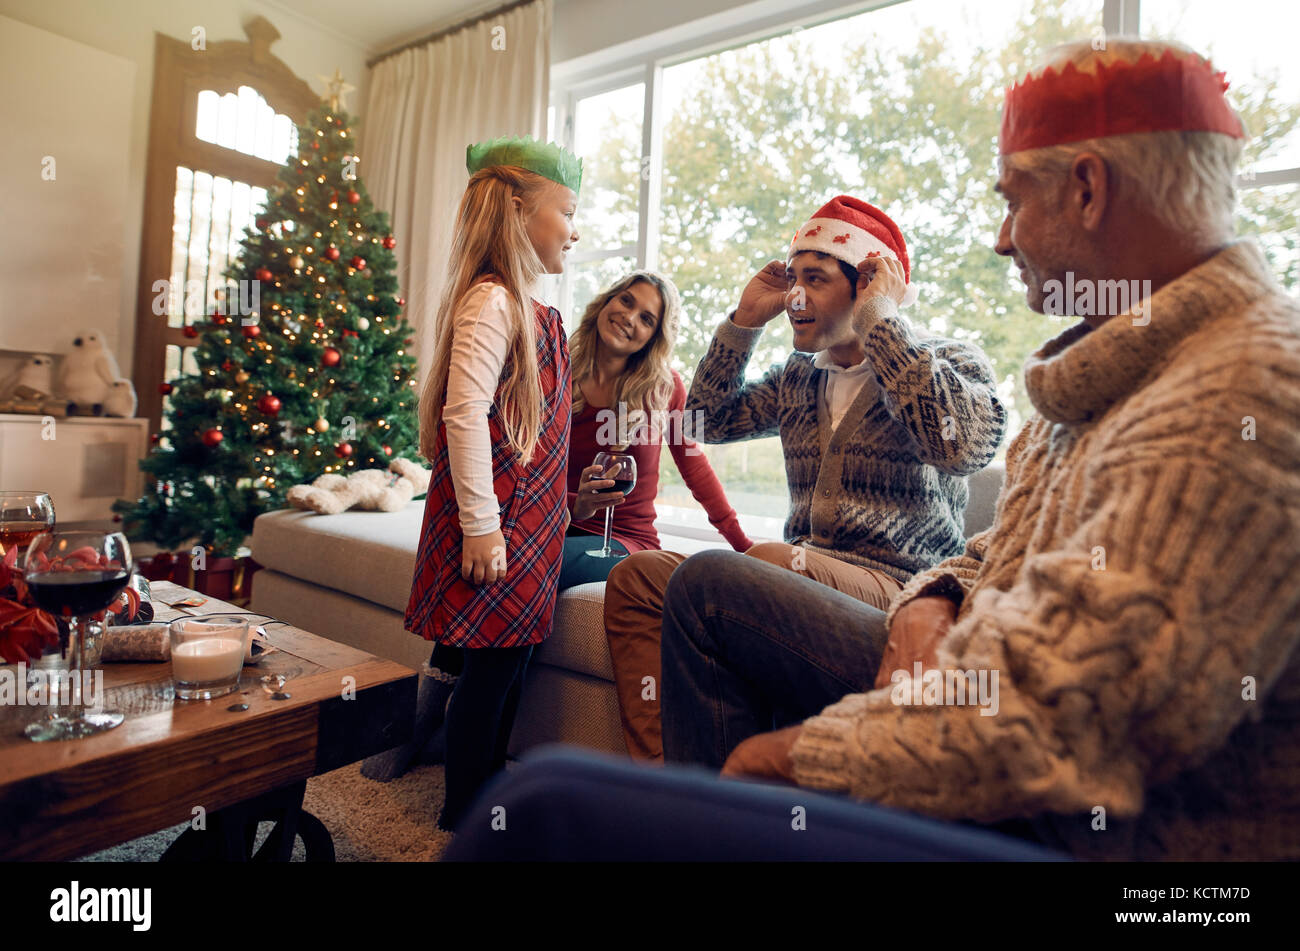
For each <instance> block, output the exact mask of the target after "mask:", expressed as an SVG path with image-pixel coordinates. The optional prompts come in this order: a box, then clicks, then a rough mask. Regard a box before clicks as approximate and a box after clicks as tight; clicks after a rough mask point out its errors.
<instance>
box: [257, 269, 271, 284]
mask: <svg viewBox="0 0 1300 951" xmlns="http://www.w3.org/2000/svg"><path fill="white" fill-rule="evenodd" d="M272 276H273V275H272V274H271V269H270V268H269V267H259V268H258V269H257V271H256V272H255V273H254V277H256V278H257V279H258V280H259V281H269V280H270V279H271V278H272Z"/></svg>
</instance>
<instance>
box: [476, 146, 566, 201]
mask: <svg viewBox="0 0 1300 951" xmlns="http://www.w3.org/2000/svg"><path fill="white" fill-rule="evenodd" d="M494 165H517V166H518V167H519V168H526V169H528V171H530V172H536V173H537V174H538V175H541V176H542V177H543V178H549V179H550V180H551V181H553V182H558V183H559V184H561V185H565V186H567V187H569V188H572V189H573V193H574V194H575V195H576V194H578V188H579V187H580V186H581V185H582V159H580V158H578V157H577V156H576V155H574V154H573V153H572V152H570V151H568V150H567V149H564V148H561V147H560V146H558V145H556V144H555V143H554V142H538V141H537V140H536V139H534V138H533V137H532V136H523V137H522V138H519V137H515V136H509V135H503V136H502V137H501V138H499V139H489V140H488V141H487V142H480V143H479V144H478V145H470V146H466V148H465V167H466V168H467V169H468V170H469V173H470V174H471V175H473V174H474V173H475V172H477V171H479V169H484V168H491V167H492V166H494Z"/></svg>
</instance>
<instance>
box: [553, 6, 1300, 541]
mask: <svg viewBox="0 0 1300 951" xmlns="http://www.w3.org/2000/svg"><path fill="white" fill-rule="evenodd" d="M873 7H876V8H875V9H871V10H868V11H867V12H864V13H859V14H856V15H852V16H847V17H841V18H840V19H836V20H831V21H829V22H822V18H823V17H824V16H825V14H824V13H822V12H821V11H820V10H819V9H818V5H816V4H812V3H799V0H791V2H790V3H789V5H788V6H787V7H786V9H785V12H784V14H783V15H782V14H768V15H767V17H766V19H761V20H754V21H747V22H744V23H737V24H734V25H732V26H731V27H730V28H729V29H727V30H725V31H719V32H715V33H712V34H709V35H707V36H701V37H697V38H695V39H694V40H689V41H682V42H680V43H678V44H677V45H674V46H671V47H665V48H657V49H646V50H644V52H643V54H642V56H641V58H640V60H639V62H636V63H632V64H631V65H629V59H628V57H626V55H624V56H623V57H622V58H621V60H620V62H619V63H618V64H617V65H618V69H620V70H621V71H620V72H619V73H617V75H616V76H613V77H609V78H605V79H603V80H598V79H592V77H593V76H594V75H597V74H596V73H595V70H596V69H597V67H592V68H591V69H590V70H589V71H588V72H587V73H573V74H569V73H566V71H565V69H566V68H565V67H564V66H563V65H561V67H560V69H559V70H558V71H557V75H556V76H555V77H554V81H553V89H554V90H555V97H554V104H553V105H554V109H555V120H556V121H555V126H554V128H555V129H556V130H557V132H558V133H559V134H561V135H563V136H564V137H565V141H567V142H568V143H569V144H570V145H571V146H572V147H574V148H575V149H576V150H577V152H578V154H579V155H580V156H581V157H582V158H583V159H584V162H586V164H587V168H588V169H589V172H588V176H589V178H588V179H584V186H583V188H584V193H583V197H582V201H581V203H580V206H579V214H578V228H579V231H580V233H581V234H582V236H583V240H582V244H581V245H580V247H582V246H584V245H585V246H586V247H585V249H584V250H583V252H582V257H580V258H579V259H578V260H575V261H574V262H573V266H572V267H571V268H569V269H568V272H567V273H566V275H565V277H564V279H563V281H562V282H561V285H562V293H561V300H562V301H563V304H564V306H565V307H567V309H565V315H566V317H567V318H569V319H570V320H572V319H573V317H572V316H571V314H573V313H576V312H577V311H576V308H580V307H581V306H583V304H585V302H586V300H587V299H589V295H590V294H593V293H595V291H596V290H597V289H598V288H599V287H601V286H604V284H603V283H602V282H604V283H607V282H608V279H609V278H610V277H611V276H617V274H618V273H619V269H620V268H624V267H631V266H632V264H633V262H635V263H637V264H639V265H640V266H649V267H654V268H657V269H659V270H661V271H663V272H664V273H665V274H667V275H668V276H670V277H671V278H672V279H673V280H674V282H675V283H676V284H677V285H678V287H679V289H680V290H681V292H682V302H683V318H682V330H681V334H680V337H679V340H678V346H677V350H676V352H675V354H674V364H675V366H676V368H677V369H678V370H679V371H680V372H681V373H682V374H683V376H684V377H685V378H686V379H687V381H688V382H689V380H690V377H691V375H692V374H693V372H694V369H695V367H696V365H697V364H698V362H699V360H700V358H701V357H702V356H703V354H704V352H705V350H706V348H707V346H708V343H709V341H710V339H711V338H712V335H713V331H714V329H715V328H716V326H717V324H718V322H719V321H720V320H722V319H723V317H724V315H725V314H726V313H727V312H728V311H729V310H730V309H731V308H732V307H734V306H735V302H736V300H737V299H738V297H739V295H740V291H741V289H742V288H743V287H744V285H745V283H746V282H747V281H748V279H749V278H750V277H751V276H752V275H753V274H754V273H755V272H756V271H757V270H758V269H759V268H760V267H761V266H762V265H763V264H764V263H765V262H766V261H768V260H770V259H772V258H783V257H784V253H785V249H786V247H788V244H789V240H790V236H791V234H792V233H793V230H794V228H795V227H797V226H798V225H799V224H800V223H802V221H804V220H805V219H806V218H807V217H808V216H809V215H810V214H811V213H812V212H813V211H815V210H816V209H817V208H818V207H820V205H821V204H823V203H824V202H825V201H827V200H828V199H829V198H831V197H833V196H834V195H836V194H839V193H842V192H843V193H848V194H853V195H857V196H859V197H861V198H863V199H864V200H866V201H869V202H871V203H873V204H876V205H878V206H880V207H881V208H883V209H884V210H885V212H886V213H888V214H889V215H890V216H891V217H893V218H894V220H895V221H897V222H898V223H899V226H900V228H901V229H902V231H903V234H904V236H905V237H906V239H907V241H908V247H909V252H910V255H911V257H912V260H913V262H914V266H915V271H914V274H913V280H914V281H916V282H917V284H918V289H919V290H920V294H921V296H920V299H919V300H918V302H917V303H916V305H914V306H913V308H912V310H911V311H910V316H911V317H912V318H913V319H914V320H916V321H917V322H919V323H920V324H922V325H925V326H928V327H929V328H931V329H932V330H934V331H935V332H939V333H943V334H947V335H950V336H954V337H959V338H965V339H971V340H974V341H976V342H978V343H979V344H980V346H981V347H982V348H983V349H984V350H985V352H986V353H987V354H988V355H989V357H990V359H991V361H992V362H993V364H994V368H995V371H996V373H997V375H998V378H999V381H1000V382H999V391H1000V393H1001V396H1002V398H1003V399H1004V400H1005V402H1006V404H1007V406H1008V409H1009V411H1010V420H1009V422H1008V436H1010V435H1012V434H1014V433H1015V432H1016V431H1017V430H1018V429H1019V428H1020V425H1021V423H1022V422H1023V419H1024V417H1025V416H1027V415H1028V412H1029V410H1030V407H1029V403H1028V398H1027V397H1026V395H1025V392H1024V387H1023V378H1022V373H1021V368H1022V365H1023V362H1024V359H1025V357H1026V356H1028V354H1029V353H1030V352H1031V351H1032V350H1033V349H1035V348H1036V347H1037V346H1038V345H1039V344H1041V343H1042V342H1043V341H1044V340H1046V339H1047V338H1049V337H1050V336H1052V335H1053V334H1054V333H1056V332H1058V331H1059V329H1060V326H1059V325H1054V322H1053V321H1052V320H1051V319H1050V318H1046V317H1043V316H1042V315H1038V314H1034V313H1032V312H1031V311H1029V310H1028V308H1027V307H1025V304H1024V295H1023V293H1022V291H1021V289H1020V286H1019V284H1018V283H1017V282H1016V281H1014V280H1012V279H1011V278H1012V277H1014V275H1011V274H1009V270H1010V269H1009V266H1008V263H1007V262H1006V261H1004V260H1003V259H1001V258H999V257H997V256H996V255H994V254H993V252H992V244H993V240H994V237H995V235H996V230H997V228H998V226H999V225H1000V223H1001V220H1002V217H1003V212H1004V208H1003V204H1002V202H1001V199H1000V198H999V197H998V196H997V195H996V194H995V193H994V192H993V190H992V188H993V184H994V181H995V176H996V140H997V133H998V123H999V118H1000V112H1001V106H1002V101H1003V91H1004V89H1005V88H1006V87H1007V86H1008V85H1010V84H1011V83H1012V82H1014V81H1015V80H1017V79H1019V78H1020V77H1021V76H1022V75H1023V74H1024V73H1025V72H1026V71H1027V70H1028V69H1029V68H1030V67H1031V66H1032V65H1033V64H1034V63H1035V62H1036V61H1037V60H1038V59H1039V58H1040V57H1041V56H1042V54H1043V53H1045V52H1046V51H1047V50H1048V49H1050V48H1051V47H1052V46H1054V45H1056V44H1058V43H1062V42H1066V41H1069V40H1077V39H1080V38H1087V37H1094V38H1100V37H1102V36H1104V32H1103V30H1102V27H1103V24H1105V25H1106V26H1108V27H1109V29H1110V32H1111V33H1116V32H1122V27H1124V26H1127V27H1128V29H1130V30H1132V29H1134V28H1136V26H1137V25H1138V24H1141V26H1142V30H1143V32H1144V34H1147V35H1155V36H1159V35H1161V31H1165V30H1167V31H1168V32H1169V33H1171V34H1172V35H1174V36H1177V37H1178V38H1179V39H1181V40H1182V41H1183V42H1185V43H1187V44H1188V45H1190V46H1192V47H1194V48H1196V49H1198V51H1201V52H1205V51H1207V50H1208V51H1209V52H1210V53H1211V54H1212V56H1213V58H1214V59H1215V62H1216V64H1217V65H1218V66H1219V67H1220V68H1225V69H1227V70H1228V71H1229V75H1230V78H1232V80H1233V89H1234V90H1235V91H1236V92H1237V93H1238V94H1239V95H1240V97H1241V98H1239V99H1237V100H1236V101H1235V105H1237V106H1238V108H1239V109H1241V110H1242V112H1243V115H1244V116H1245V117H1246V119H1247V122H1248V124H1250V125H1251V128H1252V131H1253V132H1254V133H1255V134H1256V135H1259V136H1260V138H1259V139H1258V140H1257V141H1255V142H1254V143H1252V147H1251V148H1252V151H1251V153H1250V158H1249V159H1248V164H1247V168H1246V175H1245V176H1244V177H1243V181H1242V186H1243V191H1242V196H1241V209H1242V210H1241V231H1242V233H1249V234H1255V235H1258V236H1259V239H1260V240H1261V242H1262V243H1263V244H1264V246H1265V248H1266V250H1267V251H1268V253H1269V255H1270V257H1271V258H1272V260H1273V263H1274V266H1275V267H1276V268H1277V271H1278V274H1279V276H1280V277H1281V278H1282V279H1283V280H1284V281H1285V282H1287V286H1289V287H1293V288H1294V287H1295V286H1296V281H1297V280H1300V263H1298V261H1297V257H1298V256H1300V249H1298V244H1300V241H1298V239H1297V220H1296V219H1297V210H1296V198H1297V197H1298V195H1297V190H1298V189H1300V171H1298V170H1296V169H1295V168H1293V166H1296V165H1300V131H1296V130H1297V129H1300V122H1298V121H1297V120H1298V119H1300V72H1297V71H1296V70H1295V69H1294V68H1292V69H1291V70H1290V72H1289V73H1288V72H1286V70H1285V69H1284V66H1285V65H1286V64H1287V63H1289V62H1290V61H1289V60H1288V59H1287V57H1288V55H1289V50H1288V49H1287V46H1288V38H1289V37H1290V36H1292V35H1293V34H1294V32H1295V30H1294V29H1290V30H1288V29H1285V28H1283V26H1284V24H1282V23H1280V22H1279V18H1280V19H1281V20H1286V21H1288V22H1290V20H1292V19H1295V18H1296V17H1297V14H1296V13H1294V12H1280V11H1279V8H1278V5H1277V4H1275V3H1270V2H1268V0H1243V2H1240V3H1236V4H1234V5H1233V8H1232V10H1233V13H1232V19H1233V25H1232V26H1231V27H1230V28H1228V27H1225V26H1224V21H1225V19H1227V18H1225V17H1224V15H1223V7H1224V5H1223V3H1222V2H1221V0H1140V3H1139V2H1135V0H1064V2H1061V3H1056V4H1051V5H1047V4H1041V3H1034V2H1032V0H980V2H978V3H976V2H973V0H907V2H902V3H894V4H889V5H884V6H881V5H879V4H873ZM799 20H803V22H804V25H803V26H796V25H795V23H796V22H797V21H799ZM1266 23H1267V24H1274V25H1276V26H1277V27H1278V28H1277V29H1272V28H1270V29H1269V30H1261V24H1266ZM1264 33H1267V34H1268V36H1267V37H1265V38H1262V34H1264ZM1220 57H1222V59H1221V58H1220ZM589 82H603V83H604V84H603V85H602V86H600V87H598V88H596V87H592V86H591V85H584V84H587V83H589ZM616 83H617V86H618V88H613V86H614V84H616ZM647 87H648V88H649V89H650V94H649V95H646V92H645V91H646V89H647ZM620 94H621V95H622V96H623V98H622V99H619V98H618V97H619V96H620ZM1288 169H1290V170H1289V171H1288ZM638 173H639V177H640V179H641V187H640V189H639V196H638V195H637V189H636V188H635V186H634V183H633V178H634V176H636V175H637V174H638ZM588 180H590V181H592V182H593V183H594V184H595V188H594V189H593V192H594V194H592V195H589V194H588V191H587V190H588V188H589V187H591V186H589V185H588V184H587V181H588ZM634 217H635V225H636V226H635V227H633V218H634ZM593 239H594V240H593ZM628 242H632V244H631V246H630V247H629V245H628V244H627V243H628ZM593 258H598V259H600V260H601V261H602V262H603V263H604V264H605V265H607V266H608V268H609V269H608V270H605V269H602V268H598V267H597V266H596V265H595V264H594V263H592V259H593ZM790 348H791V336H790V329H789V326H788V324H787V323H786V322H785V321H783V320H781V319H779V318H778V319H777V320H775V321H773V322H772V324H770V325H769V327H768V329H767V331H766V332H765V334H764V336H763V338H762V341H761V343H760V345H759V347H758V349H757V350H756V352H755V354H754V357H753V359H752V360H751V362H750V372H751V374H752V375H755V376H757V375H758V374H760V373H762V372H763V371H765V370H766V369H767V368H768V367H769V366H770V365H772V364H774V363H779V362H782V361H784V359H785V358H786V356H787V355H788V354H789V353H790ZM705 451H706V454H707V455H708V457H709V458H710V460H711V461H712V463H713V465H714V468H715V469H716V470H717V472H718V476H719V478H720V479H721V480H722V482H723V484H724V485H725V487H726V489H727V494H728V498H729V499H730V500H731V502H732V504H733V505H734V506H735V507H736V508H737V510H738V511H740V512H741V513H742V515H746V514H748V515H751V516H764V517H767V518H769V519H776V520H780V519H783V518H784V516H785V513H786V509H787V506H788V498H787V494H786V483H785V467H784V460H783V458H782V454H781V451H780V445H779V441H778V440H776V439H771V440H758V441H752V442H748V443H738V444H732V445H729V446H709V447H706V449H705ZM659 503H660V511H661V515H663V516H665V517H668V518H672V519H681V520H682V521H683V522H689V523H692V524H698V523H700V522H702V519H703V515H702V513H700V512H699V510H698V506H697V505H696V504H695V502H694V500H693V499H691V497H690V493H689V491H688V490H687V489H686V488H685V486H684V485H683V484H682V482H681V479H680V476H679V474H678V473H677V471H676V468H675V466H673V465H671V464H670V462H669V461H668V459H667V458H665V460H664V463H663V466H662V468H661V475H660V498H659ZM689 510H693V513H692V514H686V513H687V512H688V511H689ZM754 524H757V523H754ZM764 524H766V525H770V524H772V523H771V522H768V523H764ZM767 534H769V536H770V535H771V534H773V533H770V532H769V533H767Z"/></svg>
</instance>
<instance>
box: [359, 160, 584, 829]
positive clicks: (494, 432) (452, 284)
mask: <svg viewBox="0 0 1300 951" xmlns="http://www.w3.org/2000/svg"><path fill="white" fill-rule="evenodd" d="M467 166H468V168H469V172H470V176H471V177H470V180H469V184H468V186H467V187H466V189H465V195H464V197H463V198H462V199H461V202H460V208H459V210H458V211H457V215H456V227H455V235H454V237H453V240H452V249H451V261H450V280H449V282H448V286H447V289H446V291H445V293H444V295H443V299H442V302H441V304H440V306H439V308H438V313H437V317H436V320H435V323H434V325H433V330H434V333H435V335H436V337H435V340H436V345H435V350H434V360H433V368H432V371H431V373H430V376H429V378H428V380H427V381H426V384H425V387H424V391H423V392H422V394H421V397H420V451H421V453H423V455H424V456H425V457H426V458H427V459H428V460H429V461H430V462H431V463H432V465H433V475H432V479H431V481H430V485H429V494H428V498H427V500H426V502H425V509H424V525H423V528H422V530H421V535H420V544H419V549H418V551H417V554H416V565H415V578H414V581H413V583H412V587H411V598H410V602H409V604H408V606H407V609H406V628H407V630H410V631H413V632H415V633H417V634H420V635H421V636H422V637H424V638H425V639H427V640H431V641H434V642H435V643H436V644H437V645H438V646H437V647H436V648H435V649H434V652H433V656H432V657H431V658H430V660H429V664H428V667H427V670H426V671H425V676H423V677H421V683H420V691H419V697H418V700H417V721H418V722H422V723H425V724H432V725H433V726H436V725H437V724H436V720H437V719H438V718H436V717H431V716H428V715H427V714H428V713H429V712H430V711H431V709H435V708H440V707H441V705H442V704H444V703H446V702H447V694H448V692H449V689H450V688H451V687H452V686H453V684H454V690H453V691H451V697H450V703H449V704H447V706H446V731H447V752H446V764H447V770H446V773H447V781H446V786H447V796H446V801H445V804H444V806H443V810H442V814H441V815H440V816H439V817H438V825H439V827H440V828H443V829H451V828H454V827H455V825H456V823H457V822H459V820H460V818H461V816H462V815H463V814H464V812H465V810H466V809H467V808H468V806H469V805H470V803H471V802H472V801H473V799H474V796H475V795H476V794H477V793H478V791H479V789H480V787H481V786H482V785H483V783H484V782H486V780H487V779H488V778H489V777H490V776H491V775H492V774H493V773H495V772H496V771H497V770H499V769H501V768H502V766H503V765H504V764H505V754H506V745H507V743H508V741H509V739H510V729H511V726H512V725H513V721H514V714H515V707H516V704H517V702H518V697H519V689H520V686H521V683H522V680H523V675H524V670H525V668H526V667H527V664H528V659H529V655H530V654H531V653H532V649H533V647H534V645H536V644H538V643H540V642H541V641H543V640H545V639H546V637H547V636H548V635H549V634H550V632H551V616H552V613H553V611H554V607H555V598H556V582H557V581H558V580H559V574H560V561H561V555H562V550H563V546H564V531H565V527H566V525H567V524H568V520H569V516H568V510H567V505H566V502H567V499H566V495H565V472H566V467H567V464H568V457H569V415H570V413H569V385H570V383H569V381H570V376H569V352H568V347H567V344H566V340H565V335H564V328H563V325H562V323H561V319H560V314H559V312H558V311H557V310H555V308H553V307H546V306H544V305H542V304H540V303H538V302H537V301H535V300H532V299H531V298H530V292H531V290H532V288H533V287H534V285H535V283H536V281H537V279H538V278H539V277H540V276H541V275H542V274H559V273H561V272H562V271H563V270H564V254H565V252H566V251H567V250H568V249H569V248H570V246H571V245H573V243H574V242H576V241H577V240H578V233H577V231H575V230H574V227H573V215H574V210H575V206H576V204H577V199H578V188H579V185H580V183H581V177H582V163H581V162H580V161H578V159H576V158H575V157H574V156H573V155H571V154H570V153H568V152H566V151H565V150H563V149H561V148H559V147H558V146H555V145H551V144H546V145H543V144H541V143H539V142H536V141H533V140H532V139H498V140H494V141H491V142H486V143H483V144H481V145H476V146H471V147H470V148H469V149H468V160H467ZM458 666H459V667H461V669H460V676H459V679H456V677H455V672H456V668H457V667H458ZM427 738H428V737H427V735H425V736H420V735H417V736H416V737H415V738H414V740H413V743H412V744H411V746H413V747H414V751H418V749H419V747H420V746H422V745H423V742H424V740H427ZM402 752H403V751H402V749H401V748H399V749H398V750H396V751H390V753H389V754H385V755H386V756H390V758H391V756H392V754H395V753H396V754H399V756H400V754H402ZM411 753H412V750H410V749H408V750H406V754H407V755H406V760H407V762H409V759H410V754H411ZM377 765H378V764H377ZM393 765H395V764H393ZM405 765H406V764H405V763H401V764H400V766H399V767H398V770H397V771H398V772H400V770H401V769H402V768H405ZM371 772H372V773H373V772H382V770H377V769H372V771H371Z"/></svg>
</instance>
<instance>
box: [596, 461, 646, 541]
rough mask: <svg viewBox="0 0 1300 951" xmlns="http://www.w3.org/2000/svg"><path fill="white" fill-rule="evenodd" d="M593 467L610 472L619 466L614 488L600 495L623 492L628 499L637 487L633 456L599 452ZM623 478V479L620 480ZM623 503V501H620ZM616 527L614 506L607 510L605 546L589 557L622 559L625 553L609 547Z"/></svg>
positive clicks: (607, 507) (615, 472) (603, 491)
mask: <svg viewBox="0 0 1300 951" xmlns="http://www.w3.org/2000/svg"><path fill="white" fill-rule="evenodd" d="M592 465H596V466H600V471H601V472H602V473H603V472H609V471H610V470H611V469H614V467H615V466H617V467H618V468H617V470H615V471H614V473H613V476H614V479H613V482H614V485H613V488H609V489H603V490H601V491H600V492H599V493H598V494H600V495H604V494H606V493H609V492H622V493H623V498H624V499H626V498H627V493H628V492H631V491H632V489H633V488H634V487H635V486H636V459H634V458H633V457H632V456H629V455H626V454H624V453H621V452H598V453H596V459H595V461H594V462H593V463H592ZM620 477H621V478H620ZM620 501H622V500H620ZM613 527H614V506H613V505H610V506H606V508H605V544H604V546H603V547H602V548H601V549H600V551H589V552H587V555H589V556H590V557H592V558H622V557H623V553H622V552H617V551H613V550H612V549H611V548H610V547H609V538H610V534H611V532H612V530H613Z"/></svg>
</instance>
